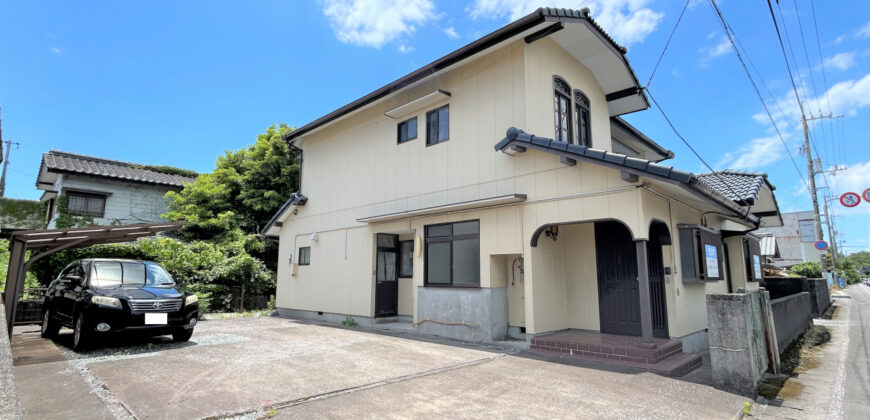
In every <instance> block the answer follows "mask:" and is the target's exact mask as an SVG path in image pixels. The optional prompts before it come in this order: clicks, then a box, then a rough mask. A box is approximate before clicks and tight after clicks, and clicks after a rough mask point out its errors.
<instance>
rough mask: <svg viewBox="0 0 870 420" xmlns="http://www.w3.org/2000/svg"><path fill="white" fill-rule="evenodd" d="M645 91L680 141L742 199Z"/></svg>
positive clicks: (747, 211)
mask: <svg viewBox="0 0 870 420" xmlns="http://www.w3.org/2000/svg"><path fill="white" fill-rule="evenodd" d="M645 90H646V94H647V96H649V98H650V99H652V101H653V104H655V106H656V108H658V110H659V112H660V113H661V114H662V117H664V118H665V121H666V122H667V123H668V125H669V126H670V127H671V130H673V131H674V134H676V135H677V137H679V139H680V140H682V142H683V144H685V145H686V147H688V148H689V150H691V151H692V153H694V154H695V157H697V158H698V160H700V161H701V163H703V164H704V166H706V167H707V169H709V170H710V173H711V174H713V176H715V177H716V179H718V180H719V182H721V183H722V185H724V186H725V188H728V192H730V193H731V194H732V195H734V197H740V195H739V194H737V193H736V192H735V191H734V190H733V189H732V188H731V185H729V184H728V183H727V182H725V180H724V179H722V176H721V175H719V172H716V170H715V169H713V167H712V166H710V164H709V163H707V161H706V160H704V158H702V157H701V155H700V154H699V153H698V151H697V150H695V148H694V147H692V145H691V144H689V141H688V140H686V138H685V137H683V135H682V134H680V132H679V131H677V127H674V123H672V122H671V119H670V118H668V114H666V113H665V110H664V109H662V107H661V105H659V102H658V101H656V98H655V97H653V95H652V92H650V90H649V89H645ZM749 210H750V207H749V206H747V207H746V214H744V215H743V217H746V216H747V215H749Z"/></svg>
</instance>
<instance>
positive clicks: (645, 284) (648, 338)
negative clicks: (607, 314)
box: [634, 239, 653, 344]
mask: <svg viewBox="0 0 870 420" xmlns="http://www.w3.org/2000/svg"><path fill="white" fill-rule="evenodd" d="M648 242H649V241H647V240H646V239H640V240H637V241H634V246H635V249H636V250H637V291H638V295H639V296H638V297H639V298H640V334H641V338H642V339H643V342H644V344H647V343H648V344H652V343H653V327H652V305H650V291H649V256H648V254H647V243H648Z"/></svg>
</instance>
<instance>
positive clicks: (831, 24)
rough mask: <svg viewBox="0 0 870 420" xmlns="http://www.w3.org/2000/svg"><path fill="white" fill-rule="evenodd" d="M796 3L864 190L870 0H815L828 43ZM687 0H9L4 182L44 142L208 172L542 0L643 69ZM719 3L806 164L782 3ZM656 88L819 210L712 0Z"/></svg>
mask: <svg viewBox="0 0 870 420" xmlns="http://www.w3.org/2000/svg"><path fill="white" fill-rule="evenodd" d="M781 3H782V4H781V6H780V7H781V11H780V10H777V11H776V13H777V18H778V19H782V22H781V23H782V24H783V26H784V29H785V30H786V31H787V35H788V37H789V39H790V41H791V49H790V50H793V51H794V57H795V58H796V60H795V61H796V62H795V63H793V64H792V67H793V70H794V72H795V77H796V83H797V84H798V88H799V90H800V92H801V95H802V99H804V100H805V103H806V108H807V109H808V111H812V112H813V113H814V114H819V111H821V112H823V113H827V112H828V110H829V109H830V110H831V111H832V112H833V113H834V114H842V115H843V116H844V117H843V118H841V119H839V120H837V121H836V122H824V123H818V124H814V125H813V130H812V134H813V137H814V140H815V144H816V147H817V149H818V151H819V153H820V154H821V157H822V159H823V161H824V165H825V166H826V167H829V166H831V165H834V164H841V165H847V166H848V168H849V169H848V170H846V171H845V172H840V173H839V174H837V176H836V177H832V176H830V175H829V176H828V177H827V180H825V179H823V178H822V177H818V179H817V181H818V183H819V185H821V186H825V185H826V183H829V184H830V186H831V191H832V193H834V194H837V195H839V194H841V193H843V192H845V191H855V192H858V193H860V192H861V190H863V189H864V188H868V187H870V139H868V134H867V133H868V132H870V3H868V2H864V1H838V2H824V1H816V2H815V5H814V6H815V12H816V15H815V16H816V20H817V23H818V31H819V38H818V43H817V38H816V35H815V29H814V27H813V12H812V10H811V4H810V1H809V0H793V1H789V0H782V1H781ZM683 4H684V2H682V1H646V0H614V1H606V2H605V1H603V0H593V1H567V0H552V1H549V2H540V1H532V0H475V1H472V2H468V3H465V2H458V1H431V0H407V1H398V2H397V1H395V0H373V1H362V0H324V1H316V2H315V1H311V2H307V1H257V2H244V3H242V2H228V1H185V2H168V1H165V2H164V1H160V2H158V1H154V2H114V1H113V2H110V1H104V2H96V1H79V2H69V1H54V2H50V1H28V2H18V1H6V0H3V1H0V106H2V108H3V112H2V117H3V137H4V138H6V139H11V140H14V141H18V142H20V143H21V146H20V148H18V149H14V150H13V151H12V158H11V160H10V162H11V163H10V166H9V172H8V174H7V176H8V180H7V196H9V197H17V198H31V199H36V198H38V197H39V195H40V193H39V191H37V190H36V188H35V187H34V182H35V177H36V173H37V171H38V168H39V163H40V157H41V153H43V152H45V151H48V150H49V149H51V148H54V149H59V150H66V151H72V152H78V153H85V154H93V155H97V156H102V157H107V158H114V159H120V160H126V161H133V162H139V163H150V164H165V165H173V166H179V167H184V168H189V169H193V170H197V171H201V172H207V171H210V170H211V168H212V167H213V164H214V161H215V158H216V157H217V156H218V155H219V154H221V153H223V151H224V150H235V149H238V148H241V147H244V146H245V145H246V144H249V143H251V142H253V141H254V139H255V138H256V135H257V133H260V132H262V131H263V130H264V129H265V128H266V127H268V126H269V125H270V124H272V123H279V122H285V123H288V124H290V125H291V126H297V127H298V126H301V125H303V124H305V123H307V122H309V121H311V120H313V119H315V118H317V117H319V116H321V115H323V114H325V113H327V112H329V111H331V110H333V109H335V108H337V107H339V106H341V105H343V104H345V103H347V102H350V101H352V100H354V99H356V98H358V97H360V96H362V95H364V94H366V93H368V92H370V91H372V90H374V89H376V88H378V87H380V86H382V85H384V84H386V83H388V82H390V81H392V80H394V79H396V78H398V77H400V76H402V75H404V74H406V73H408V72H410V71H413V70H415V69H416V68H418V67H420V66H422V65H424V64H426V63H428V62H430V61H432V60H434V59H436V58H438V57H440V56H442V55H444V54H447V53H449V52H450V51H452V50H454V49H456V48H459V47H461V46H462V45H465V44H466V43H468V42H470V41H472V40H474V39H475V38H477V37H480V36H482V35H484V34H486V33H488V32H490V31H492V30H494V29H496V28H498V27H500V26H502V25H504V24H506V23H507V22H509V21H510V20H512V19H514V18H516V17H519V16H522V15H524V14H525V13H527V12H528V11H531V10H533V9H534V8H535V7H538V6H541V5H552V6H561V7H574V8H579V7H583V6H588V7H590V9H591V10H592V13H593V16H595V17H596V19H597V20H598V22H599V23H600V24H601V25H602V26H603V27H604V28H605V30H607V31H608V32H610V34H611V35H613V36H614V38H616V40H617V41H618V42H620V43H622V44H623V45H626V46H627V47H628V51H629V52H628V58H629V60H630V61H631V63H632V66H633V67H634V69H635V71H636V72H637V75H638V78H639V79H640V80H641V81H643V82H645V81H646V80H647V78H648V77H649V74H650V72H651V71H652V68H653V66H654V65H655V62H656V60H657V59H658V56H659V54H660V53H661V51H662V47H663V46H664V44H665V41H666V40H667V37H668V34H669V33H670V31H671V29H672V28H673V26H674V23H675V21H676V19H677V16H678V15H679V13H680V10H681V9H682V7H683ZM719 4H720V7H721V9H722V11H723V14H724V16H725V18H726V19H727V20H728V23H729V24H730V25H731V27H732V28H733V29H734V31H735V32H736V34H737V37H738V40H739V41H740V43H741V44H742V45H743V46H744V47H745V52H746V53H748V56H749V58H750V59H751V60H752V63H753V65H754V67H755V68H756V69H757V71H758V72H759V73H754V76H755V77H756V80H757V81H758V82H759V83H761V82H760V81H761V80H763V85H759V87H760V89H761V92H762V95H763V96H764V97H765V100H766V101H767V103H768V105H769V107H770V109H771V112H772V113H773V115H774V118H775V121H776V122H777V126H778V127H779V128H780V131H781V132H782V133H783V137H784V141H785V143H786V145H787V149H788V150H789V151H790V153H791V155H792V156H793V157H794V159H795V161H796V163H797V167H798V170H799V171H800V173H801V174H802V176H803V177H804V178H806V163H805V157H804V155H802V154H801V151H800V146H801V141H802V138H801V134H800V131H799V127H800V123H799V114H798V112H797V109H798V108H797V104H796V102H795V100H794V97H793V95H794V94H793V93H792V90H791V84H790V83H789V78H788V74H787V72H786V68H785V64H784V61H783V58H782V53H781V52H780V50H779V45H778V43H777V42H776V34H775V32H774V29H773V25H772V21H771V19H770V15H769V12H768V10H767V5H766V4H765V2H763V1H752V2H749V1H737V0H720V1H719ZM774 4H775V3H774ZM795 4H796V5H795ZM834 4H835V5H834ZM795 6H797V8H796V7H795ZM780 13H781V14H780ZM798 18H799V19H800V20H801V23H802V24H803V25H802V27H803V32H804V37H803V40H802V38H801V32H800V28H801V26H799V25H798ZM783 35H784V36H785V35H786V34H785V33H784V34H783ZM804 41H805V43H806V49H805V48H804ZM787 48H788V46H787ZM819 49H821V56H820V54H819ZM789 55H790V58H791V57H792V52H791V51H789ZM822 68H824V78H825V79H826V82H827V83H826V85H827V88H828V94H827V95H826V94H825V80H823V74H822V71H821V70H822ZM753 71H755V70H753ZM651 91H652V93H653V94H654V95H655V97H656V99H657V100H658V101H659V102H660V103H661V104H662V106H663V107H664V109H665V111H666V112H667V113H668V115H669V117H670V118H671V119H672V121H673V122H674V123H675V125H676V127H677V128H678V129H679V130H680V131H681V133H682V134H683V135H684V136H685V137H686V138H687V139H688V140H689V142H691V144H692V145H693V146H694V147H695V148H696V149H697V150H698V151H699V152H700V154H701V155H702V156H703V157H704V158H705V159H706V160H707V161H708V162H709V163H710V164H711V165H713V166H714V168H715V169H724V168H737V169H747V170H759V171H764V172H767V173H768V174H770V179H771V181H772V182H773V184H774V185H776V187H777V190H776V194H777V199H778V200H779V204H780V207H781V210H782V211H783V212H787V211H796V210H806V209H810V200H809V195H808V193H807V192H806V188H805V187H803V182H802V181H801V179H800V178H799V176H798V170H796V169H795V165H794V164H793V163H792V161H791V159H790V158H789V157H788V154H787V152H786V147H784V146H783V144H782V142H781V141H780V139H779V137H778V136H777V135H776V133H775V132H774V131H773V128H772V126H771V124H770V121H769V120H768V119H767V116H766V114H764V113H763V112H764V110H763V108H762V106H761V104H760V102H759V101H758V99H757V97H756V96H755V92H754V91H753V90H752V86H751V85H750V83H749V81H748V79H747V77H746V75H745V74H744V72H743V70H742V68H741V67H740V64H739V62H738V60H737V57H736V55H735V54H734V51H733V49H732V48H731V47H730V45H729V44H728V43H727V40H726V38H724V33H723V32H722V29H721V26H720V25H719V23H718V21H717V18H716V15H715V14H714V12H713V9H712V8H711V6H710V4H709V3H708V2H707V1H702V0H691V2H690V6H689V8H688V10H687V11H686V14H685V16H684V17H683V20H682V22H681V24H680V27H679V29H678V30H677V32H676V34H675V36H674V39H673V41H672V42H671V45H670V47H669V50H668V53H667V55H666V56H665V57H664V60H663V61H662V64H661V65H660V67H659V69H658V71H657V73H656V76H655V78H654V80H653V82H652V84H651ZM627 119H628V120H629V121H630V122H632V123H633V124H635V125H636V126H637V127H638V128H640V129H641V130H643V131H644V132H645V133H647V134H648V135H649V136H650V137H651V138H653V139H654V140H656V141H658V142H659V143H661V144H662V145H664V146H665V147H668V148H670V149H672V150H674V152H675V153H676V155H677V157H676V158H675V159H674V160H672V161H671V164H673V165H676V166H678V167H680V168H683V169H687V170H691V171H694V172H703V171H705V168H704V167H703V166H702V165H701V163H700V162H699V161H698V159H697V158H695V157H694V156H693V155H692V154H691V152H690V151H689V150H688V149H687V148H686V147H685V146H684V145H683V144H682V143H681V142H680V141H679V139H678V138H677V137H676V136H675V135H674V134H673V132H672V131H671V130H670V128H669V127H668V126H667V125H666V124H665V122H664V120H663V118H662V117H661V115H660V114H659V113H658V111H657V110H655V109H649V110H647V111H642V112H638V113H635V114H632V115H629V116H627ZM495 140H496V139H493V141H495ZM826 181H827V182H826ZM831 205H832V207H833V208H834V209H835V212H836V213H837V215H838V217H837V219H836V222H837V227H838V230H839V231H840V233H841V235H842V236H843V237H844V238H845V245H846V246H847V247H848V248H847V250H849V251H857V250H860V249H870V239H868V238H870V203H862V204H861V205H859V206H858V207H857V208H855V209H846V208H844V207H842V206H840V205H839V204H838V203H836V202H832V203H831Z"/></svg>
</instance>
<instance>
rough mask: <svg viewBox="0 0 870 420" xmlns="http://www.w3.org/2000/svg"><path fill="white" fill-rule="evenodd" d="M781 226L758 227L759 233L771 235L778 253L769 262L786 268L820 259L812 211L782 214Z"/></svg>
mask: <svg viewBox="0 0 870 420" xmlns="http://www.w3.org/2000/svg"><path fill="white" fill-rule="evenodd" d="M782 222H783V223H782V226H779V227H767V228H764V229H760V230H759V231H758V233H759V234H764V235H772V236H773V237H774V238H775V239H774V240H775V242H776V248H777V250H778V251H779V255H778V256H775V257H773V256H772V258H771V263H772V264H773V265H775V266H777V267H780V268H788V267H791V266H793V265H795V264H800V263H802V262H804V261H816V262H818V261H819V259H820V255H821V252H820V251H818V250H817V249H816V248H815V246H814V244H815V243H816V229H815V222H814V220H813V212H812V211H799V212H795V213H783V214H782Z"/></svg>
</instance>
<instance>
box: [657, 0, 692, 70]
mask: <svg viewBox="0 0 870 420" xmlns="http://www.w3.org/2000/svg"><path fill="white" fill-rule="evenodd" d="M691 1H692V0H686V4H684V5H683V10H682V11H681V12H680V16H679V17H678V18H677V23H675V24H674V29H672V30H671V34H670V35H668V41H667V42H665V48H663V49H662V53H661V55H659V59H658V61H656V65H655V66H654V67H653V69H652V73H650V75H649V79H648V80H647V81H646V87H649V84H650V83H651V82H652V79H653V76H655V74H656V70H658V69H659V64H661V63H662V58H664V57H665V52H667V51H668V46H669V45H671V39H672V38H673V37H674V33H675V32H677V27H678V26H680V21H681V20H683V14H684V13H686V9H687V8H688V7H689V2H691Z"/></svg>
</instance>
